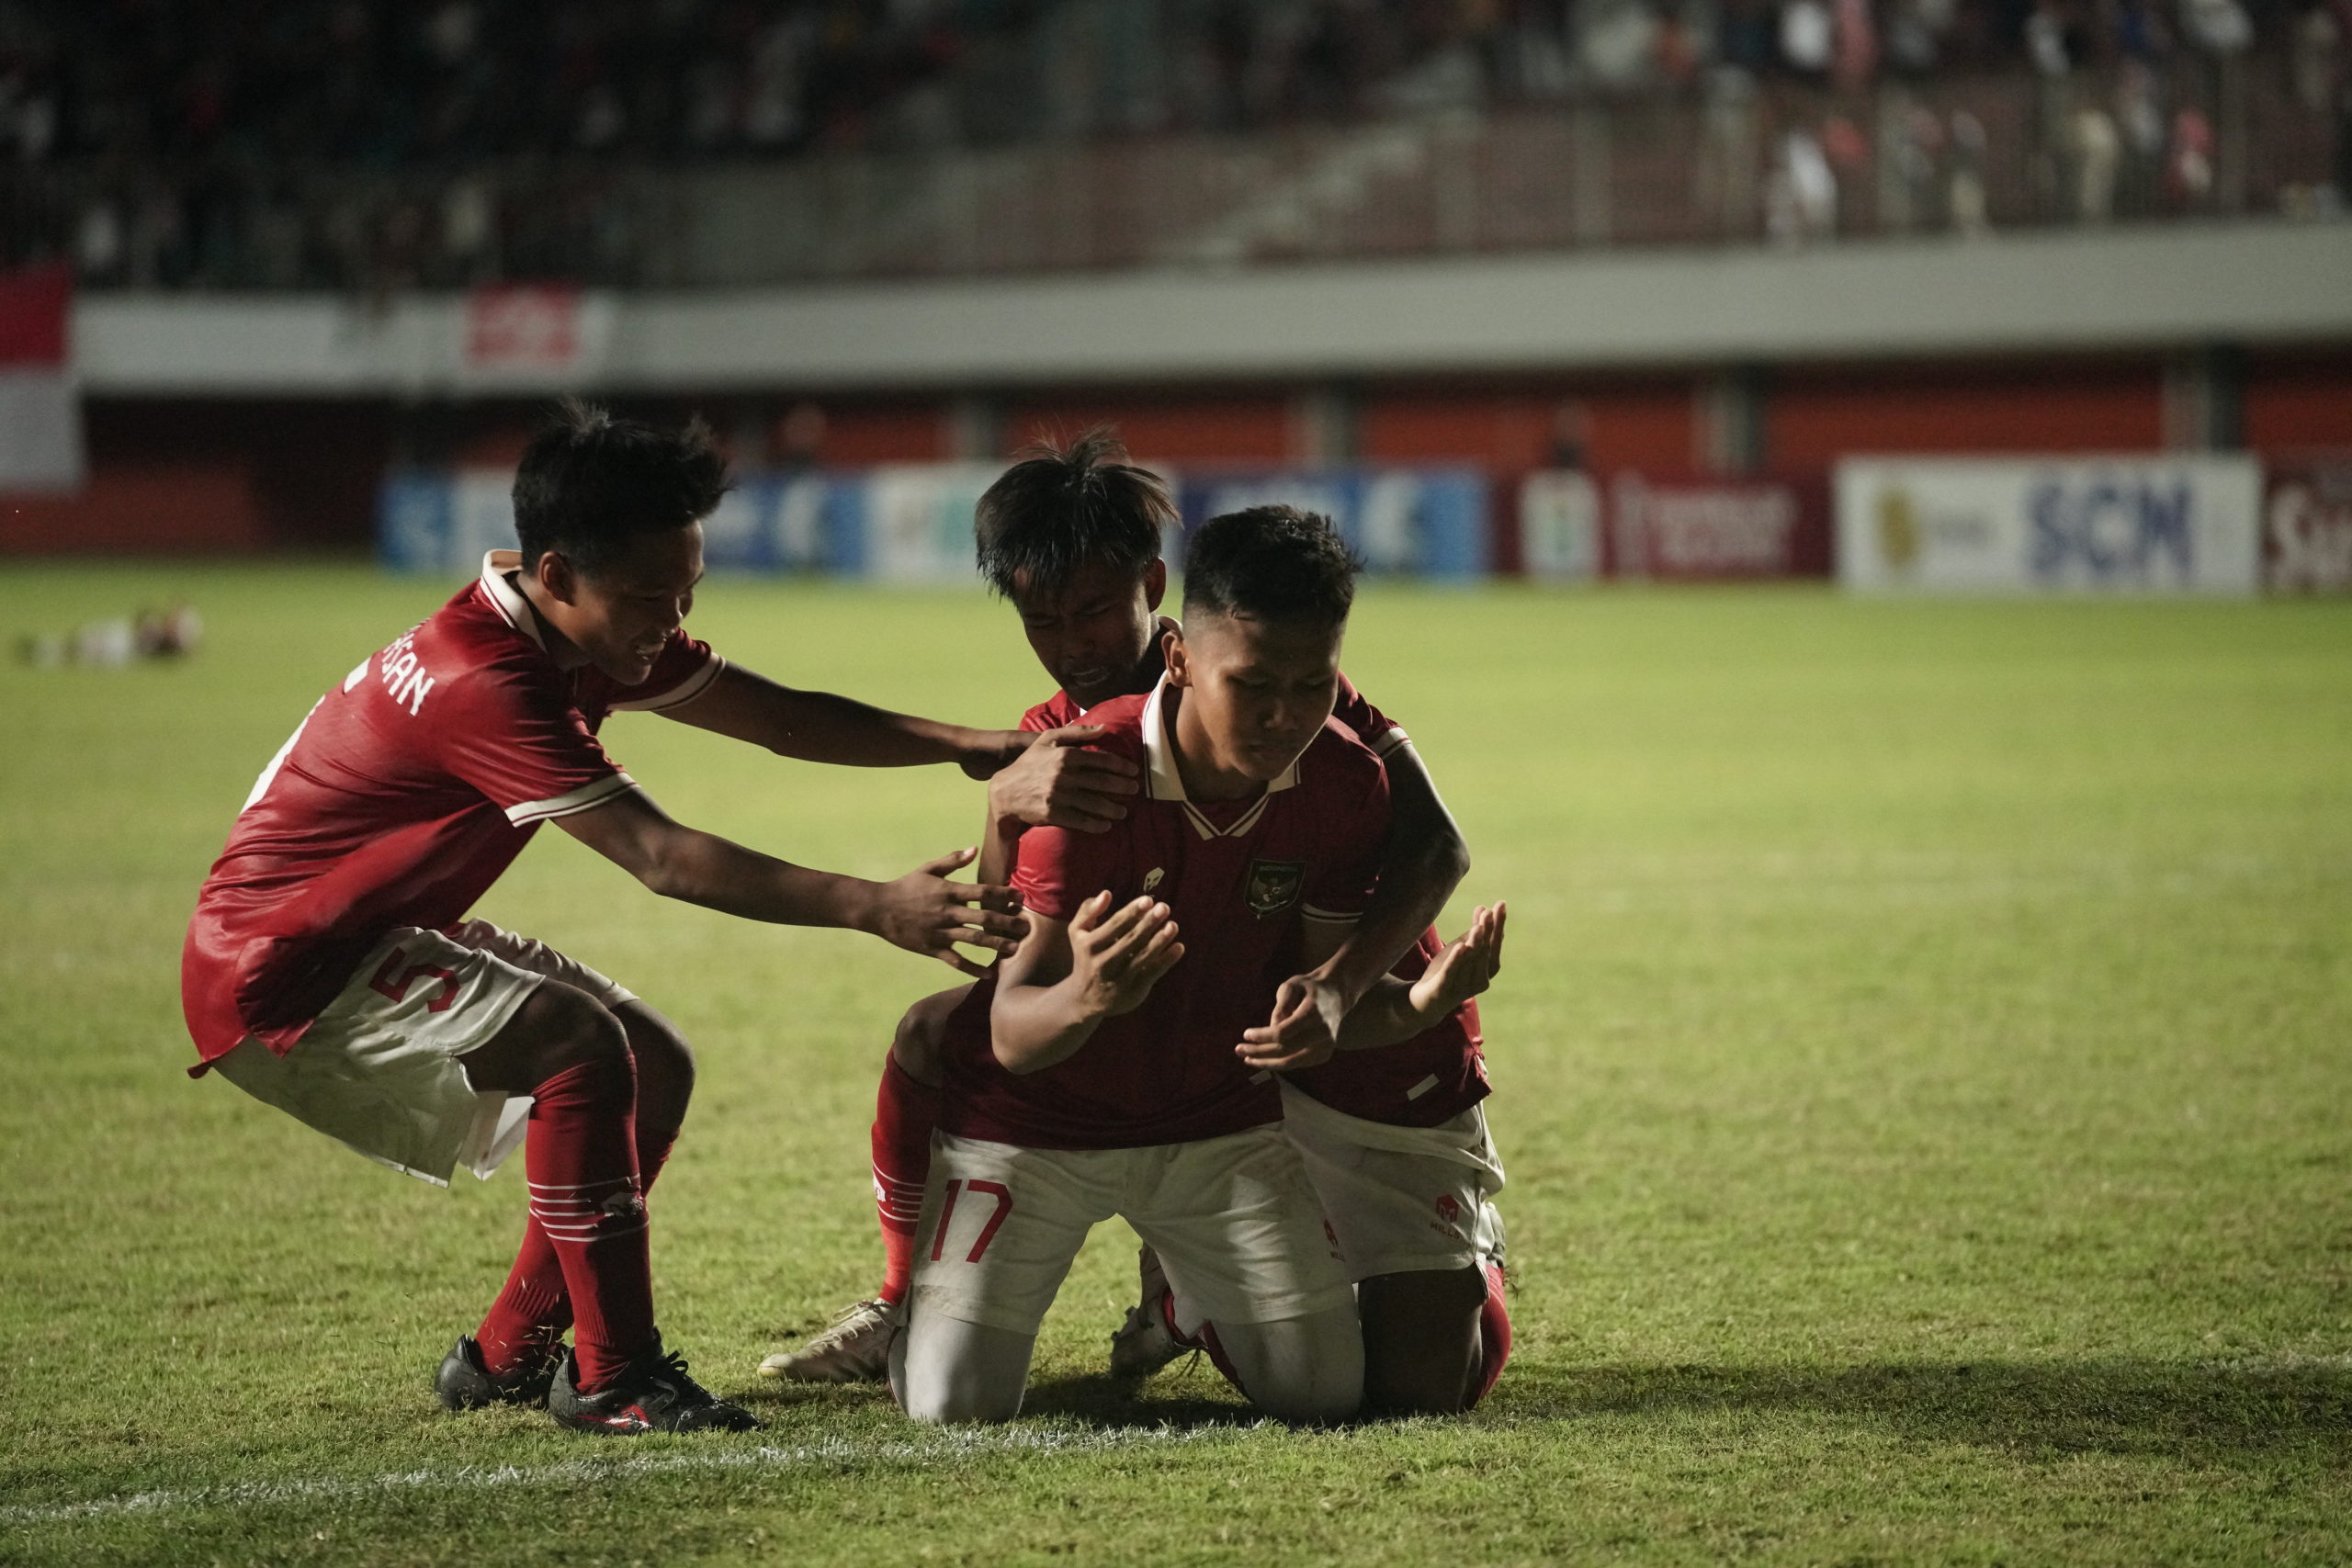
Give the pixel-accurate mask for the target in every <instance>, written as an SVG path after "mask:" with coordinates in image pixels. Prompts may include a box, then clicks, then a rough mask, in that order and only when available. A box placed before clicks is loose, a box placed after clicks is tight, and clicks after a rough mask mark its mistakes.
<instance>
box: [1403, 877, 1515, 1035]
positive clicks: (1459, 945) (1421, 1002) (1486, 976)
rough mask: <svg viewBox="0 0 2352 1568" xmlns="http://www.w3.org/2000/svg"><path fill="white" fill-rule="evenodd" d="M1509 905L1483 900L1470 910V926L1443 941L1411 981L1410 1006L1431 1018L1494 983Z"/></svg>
mask: <svg viewBox="0 0 2352 1568" xmlns="http://www.w3.org/2000/svg"><path fill="white" fill-rule="evenodd" d="M1509 916H1510V905H1508V904H1501V903H1498V904H1497V905H1496V906H1495V907H1494V908H1491V909H1490V908H1487V906H1485V905H1484V904H1481V905H1479V906H1478V908H1476V909H1475V910H1473V911H1472V912H1471V915H1470V929H1469V930H1468V931H1464V932H1463V933H1462V934H1461V935H1460V936H1458V937H1456V938H1454V939H1453V941H1452V942H1447V943H1446V944H1445V948H1444V951H1442V952H1441V953H1439V954H1438V955H1437V957H1436V958H1435V959H1433V960H1431V961H1430V966H1429V970H1428V972H1427V973H1425V974H1424V975H1422V976H1421V977H1420V978H1419V979H1418V980H1416V981H1414V982H1413V990H1412V998H1411V1002H1412V1008H1413V1010H1414V1011H1415V1012H1416V1013H1418V1014H1419V1015H1420V1016H1421V1017H1423V1018H1426V1019H1430V1020H1431V1021H1435V1020H1437V1019H1440V1018H1442V1017H1444V1016H1445V1015H1446V1014H1447V1013H1450V1012H1452V1011H1453V1010H1454V1009H1455V1008H1458V1007H1460V1006H1461V1005H1462V1004H1463V1003H1464V1002H1466V1001H1468V1000H1469V999H1470V998H1472V997H1475V996H1476V995H1477V994H1478V993H1479V992H1481V991H1483V990H1485V989H1486V988H1487V987H1488V986H1490V985H1492V984H1494V979H1495V976H1497V975H1498V974H1500V973H1501V972H1502V967H1503V925H1504V922H1505V921H1506V919H1508V918H1509Z"/></svg>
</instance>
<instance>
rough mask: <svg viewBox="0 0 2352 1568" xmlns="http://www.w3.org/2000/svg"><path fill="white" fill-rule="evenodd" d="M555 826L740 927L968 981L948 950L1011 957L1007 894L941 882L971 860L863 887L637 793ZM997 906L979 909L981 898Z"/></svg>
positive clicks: (964, 966)
mask: <svg viewBox="0 0 2352 1568" xmlns="http://www.w3.org/2000/svg"><path fill="white" fill-rule="evenodd" d="M555 820H556V821H557V822H558V823H559V824H560V825H561V827H562V828H563V829H564V830H565V831H566V832H568V833H570V834H571V836H572V837H573V838H575V839H577V840H580V841H581V842H582V843H583V844H586V845H587V846H588V847H589V848H590V849H592V850H594V851H595V852H597V853H598V854H601V855H603V856H604V857H605V859H607V860H609V861H611V862H612V863H614V864H616V865H617V866H619V867H620V868H621V869H622V870H624V871H626V872H628V874H630V875H632V876H634V877H636V878H637V879H638V881H639V882H641V883H643V884H644V885H645V886H647V887H648V888H649V889H650V890H651V891H653V892H655V893H658V894H660V895H662V897H665V898H677V899H682V900H684V902H686V903H689V904H699V905H701V906H702V907H703V908H707V909H717V910H718V911H720V912H721V913H723V914H729V915H740V916H741V917H743V918H744V919H752V920H768V921H772V922H774V923H775V924H777V925H786V926H840V927H842V928H844V929H846V930H850V931H865V932H866V933H868V934H869V935H873V936H878V937H880V938H881V939H882V940H883V941H885V942H889V943H890V944H891V945H892V946H894V947H903V948H905V949H906V950H907V951H908V952H910V953H923V954H926V955H928V956H930V957H933V958H937V959H938V960H940V961H941V962H942V963H944V964H947V965H949V966H950V967H951V968H955V969H959V970H961V971H963V972H964V973H966V974H967V975H978V974H983V973H985V972H986V971H984V970H983V969H982V968H981V967H980V966H979V965H978V964H975V963H973V962H972V961H971V960H970V959H968V958H966V957H965V956H964V955H963V954H961V953H957V952H956V948H955V944H956V943H957V942H963V943H966V944H967V945H970V946H973V947H985V948H992V949H994V950H996V951H997V952H1000V953H1007V952H1011V951H1012V948H1013V946H1014V945H1015V943H1016V942H1017V941H1018V939H1019V938H1020V936H1021V933H1022V931H1023V924H1022V921H1021V919H1020V918H1019V917H1018V916H1015V915H1012V914H1006V913H1000V912H998V909H1001V908H1002V907H1003V905H1004V904H1005V903H1006V902H1007V901H1009V898H1010V892H1009V890H1008V889H1006V888H1002V887H989V886H981V885H979V884H976V883H968V882H950V881H948V880H947V876H948V874H949V873H951V872H953V871H956V870H957V869H959V868H960V867H962V866H964V865H966V864H967V863H969V862H970V861H971V859H972V855H973V852H972V851H970V850H959V851H957V852H955V853H953V854H947V855H942V856H941V857H940V858H939V859H937V860H934V861H932V862H930V863H927V864H924V865H920V866H917V867H916V868H915V869H914V870H913V871H910V872H909V873H908V874H906V875H904V876H901V877H899V878H897V879H896V880H894V881H890V882H868V881H866V880H865V879H864V878H862V877H855V876H843V875H840V874H836V873H833V872H830V871H817V870H814V869H812V868H810V867H809V866H802V865H794V864H793V863H790V862H789V861H781V860H777V859H775V857H773V856H770V855H763V854H762V853H760V852H758V851H756V850H747V849H745V848H744V847H743V846H742V845H741V844H737V843H733V842H731V841H729V840H726V839H722V838H720V837H718V835H717V834H715V833H705V832H702V831H700V830H699V829H694V828H689V827H687V826H686V825H685V824H684V823H683V822H680V821H678V820H676V819H675V818H673V817H671V816H670V815H669V814H668V813H667V812H665V811H663V810H662V808H661V807H658V806H656V805H654V804H653V802H652V800H651V799H650V797H648V796H647V795H645V794H644V793H643V792H642V791H640V790H626V791H623V792H622V793H621V794H619V795H615V796H613V797H612V798H611V799H610V800H607V801H605V802H604V803H603V804H601V805H598V806H594V807H590V808H589V809H587V810H585V811H577V812H573V813H572V814H571V815H570V816H566V817H559V818H555ZM984 899H985V900H987V901H989V903H990V904H994V905H996V906H997V908H983V907H981V905H982V901H983V900H984Z"/></svg>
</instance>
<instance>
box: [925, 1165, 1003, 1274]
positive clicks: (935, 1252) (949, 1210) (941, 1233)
mask: <svg viewBox="0 0 2352 1568" xmlns="http://www.w3.org/2000/svg"><path fill="white" fill-rule="evenodd" d="M967 1186H968V1187H970V1188H971V1190H973V1191H975V1192H985V1193H987V1194H988V1195H989V1197H991V1198H993V1199H995V1200H996V1213H993V1214H990V1215H989V1223H988V1224H984V1225H982V1226H981V1227H980V1235H979V1239H978V1240H977V1241H975V1242H973V1243H972V1250H971V1251H969V1252H967V1253H966V1254H965V1255H964V1261H965V1262H967V1263H978V1261H979V1260H980V1254H982V1253H984V1252H986V1251H987V1250H988V1249H989V1243H990V1242H992V1241H994V1240H995V1239H996V1233H997V1227H999V1226H1000V1225H1001V1224H1004V1216H1005V1215H1007V1214H1009V1213H1012V1192H1011V1191H1009V1190H1007V1189H1006V1188H1005V1185H1004V1183H1003V1182H1001V1181H972V1182H966V1181H965V1180H964V1179H962V1178H960V1177H955V1178H950V1179H949V1180H948V1183H947V1201H946V1202H945V1203H944V1204H942V1205H941V1206H940V1210H939V1229H938V1230H937V1231H935V1232H933V1235H932V1238H931V1260H932V1261H933V1263H936V1262H938V1261H939V1249H940V1247H943V1246H944V1245H945V1243H946V1240H947V1227H948V1226H949V1225H951V1224H955V1223H956V1198H957V1196H958V1195H959V1194H961V1193H962V1191H963V1190H964V1189H965V1188H966V1187H967Z"/></svg>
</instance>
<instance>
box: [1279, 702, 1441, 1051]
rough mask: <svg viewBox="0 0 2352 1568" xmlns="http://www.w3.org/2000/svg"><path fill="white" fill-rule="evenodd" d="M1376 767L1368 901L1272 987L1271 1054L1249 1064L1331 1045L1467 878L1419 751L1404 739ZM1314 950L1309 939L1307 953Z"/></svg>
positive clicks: (1328, 1048) (1334, 1046)
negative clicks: (1374, 860)
mask: <svg viewBox="0 0 2352 1568" xmlns="http://www.w3.org/2000/svg"><path fill="white" fill-rule="evenodd" d="M1385 762H1386V766H1387V770H1388V796H1389V811H1390V814H1391V815H1390V824H1391V825H1390V829H1389V833H1388V844H1387V848H1386V850H1385V851H1384V852H1383V853H1382V856H1381V862H1380V880H1379V882H1378V883H1377V884H1376V885H1375V886H1374V889H1373V895H1372V902H1371V903H1370V904H1369V905H1368V906H1367V907H1366V908H1365V909H1364V912H1363V919H1360V920H1358V921H1357V922H1356V923H1355V925H1354V926H1353V927H1351V928H1348V929H1347V935H1346V937H1345V939H1344V940H1343V941H1340V942H1339V943H1338V945H1336V946H1334V947H1331V948H1329V952H1328V955H1327V956H1325V957H1323V958H1322V959H1321V960H1320V962H1310V964H1309V966H1308V967H1307V968H1306V970H1305V972H1304V973H1301V974H1298V975H1295V976H1291V977H1290V978H1289V979H1287V980H1285V981H1283V983H1282V985H1281V987H1279V988H1278V989H1277V990H1276V991H1275V993H1274V1018H1273V1024H1272V1029H1273V1043H1275V1044H1276V1045H1278V1046H1279V1047H1281V1049H1279V1050H1277V1051H1275V1052H1272V1053H1271V1054H1270V1055H1268V1056H1267V1057H1266V1058H1265V1059H1261V1060H1257V1061H1255V1062H1254V1064H1253V1065H1255V1066H1265V1067H1275V1068H1294V1067H1306V1066H1314V1065H1315V1064H1316V1063H1317V1062H1319V1061H1322V1060H1324V1059H1326V1058H1327V1057H1329V1055H1330V1054H1331V1052H1332V1051H1334V1050H1336V1049H1340V1048H1341V1047H1340V1031H1341V1030H1342V1029H1343V1028H1344V1027H1345V1020H1346V1019H1347V1017H1348V1015H1349V1014H1350V1013H1351V1011H1352V1010H1354V1009H1355V1008H1356V1006H1357V1005H1358V1004H1359V1003H1360V1002H1362V1001H1363V998H1365V997H1366V996H1367V995H1369V994H1370V993H1371V992H1372V990H1373V989H1374V987H1376V986H1378V985H1379V983H1380V982H1381V981H1382V980H1383V979H1385V977H1387V975H1388V972H1389V970H1391V969H1393V968H1395V967H1396V965H1397V960H1398V959H1400V958H1402V957H1404V956H1405V954H1406V953H1408V951H1410V950H1411V948H1412V946H1413V944H1414V943H1415V942H1419V941H1420V939H1421V933H1422V932H1423V931H1427V930H1429V929H1430V922H1432V921H1434V920H1435V919H1437V917H1438V916H1439V915H1440V914H1441V913H1442V912H1443V911H1444V909H1445V901H1446V900H1447V899H1448V898H1450V897H1453V890H1454V889H1455V888H1456V887H1458V886H1461V883H1462V879H1463V877H1464V875H1466V874H1468V873H1469V870H1470V846H1469V845H1468V844H1467V843H1465V842H1464V840H1463V837H1462V829H1460V828H1459V827H1457V826H1456V825H1455V823H1454V820H1453V813H1452V812H1450V811H1448V810H1447V809H1446V808H1445V802H1444V801H1443V800H1441V799H1440V798H1439V797H1438V793H1437V785H1436V784H1435V783H1434V782H1433V781H1432V780H1431V779H1430V774H1429V770H1428V769H1427V768H1426V767H1424V766H1422V765H1421V759H1420V754H1419V752H1417V751H1415V750H1413V748H1412V745H1411V743H1410V742H1407V743H1405V744H1404V745H1400V746H1398V747H1397V748H1395V749H1394V750H1391V751H1390V752H1389V753H1388V755H1387V758H1386V759H1385ZM1312 929H1313V928H1310V931H1311V930H1312ZM1320 945H1321V944H1320V943H1317V942H1310V956H1311V952H1312V949H1314V948H1315V947H1317V946H1320Z"/></svg>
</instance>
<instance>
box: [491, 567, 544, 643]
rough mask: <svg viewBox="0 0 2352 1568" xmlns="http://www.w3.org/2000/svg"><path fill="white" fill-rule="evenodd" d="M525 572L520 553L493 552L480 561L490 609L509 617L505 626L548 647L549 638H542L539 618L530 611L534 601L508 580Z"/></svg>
mask: <svg viewBox="0 0 2352 1568" xmlns="http://www.w3.org/2000/svg"><path fill="white" fill-rule="evenodd" d="M520 570H523V556H522V552H521V551H519V550H490V551H487V552H485V553H484V554H483V556H482V558H481V591H482V592H484V593H486V594H488V595H489V596H490V603H491V607H492V609H494V610H496V611H497V612H498V613H499V614H500V615H503V616H505V617H506V624H507V625H508V626H513V627H514V628H515V630H516V631H518V632H521V633H522V634H523V635H524V636H525V637H529V638H530V639H531V640H532V641H533V642H535V643H537V644H538V645H539V647H540V648H542V649H544V648H546V647H547V645H548V644H547V639H546V638H545V637H541V636H540V635H539V617H538V616H537V614H535V613H534V612H533V611H532V609H531V602H530V601H529V600H527V599H526V598H524V597H523V591H522V590H521V589H519V588H517V587H515V585H514V584H513V583H511V582H509V581H506V574H507V573H508V572H510V571H520Z"/></svg>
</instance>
